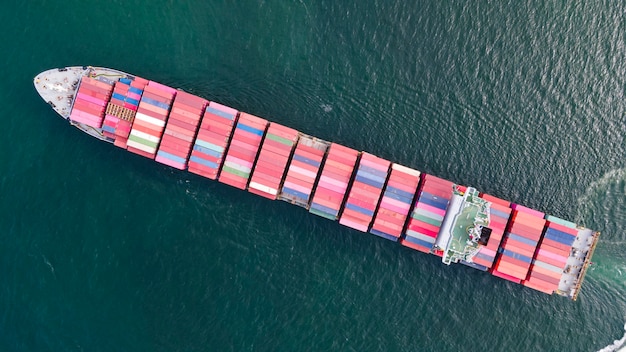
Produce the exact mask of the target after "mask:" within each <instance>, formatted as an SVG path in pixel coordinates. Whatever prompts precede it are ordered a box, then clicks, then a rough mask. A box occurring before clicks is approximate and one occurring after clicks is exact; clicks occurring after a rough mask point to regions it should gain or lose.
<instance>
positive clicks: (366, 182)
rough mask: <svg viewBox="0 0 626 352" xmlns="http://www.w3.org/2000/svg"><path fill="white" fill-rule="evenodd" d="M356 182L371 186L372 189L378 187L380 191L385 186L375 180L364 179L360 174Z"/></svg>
mask: <svg viewBox="0 0 626 352" xmlns="http://www.w3.org/2000/svg"><path fill="white" fill-rule="evenodd" d="M354 180H355V181H358V182H361V183H364V184H366V185H370V186H372V187H376V188H378V189H382V188H383V184H382V183H380V182H376V181H374V180H370V179H369V178H366V177H363V176H361V175H359V174H357V175H356V177H355V178H354Z"/></svg>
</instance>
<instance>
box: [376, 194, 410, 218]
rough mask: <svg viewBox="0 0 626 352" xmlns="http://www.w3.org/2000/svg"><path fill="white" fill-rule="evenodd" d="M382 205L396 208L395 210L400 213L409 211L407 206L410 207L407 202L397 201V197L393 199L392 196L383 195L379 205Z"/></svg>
mask: <svg viewBox="0 0 626 352" xmlns="http://www.w3.org/2000/svg"><path fill="white" fill-rule="evenodd" d="M382 205H385V207H387V208H389V209H394V210H396V209H398V210H396V211H397V212H398V213H402V214H405V213H408V212H409V208H410V205H409V204H406V203H403V202H401V201H399V200H397V199H393V198H390V197H383V200H382V203H381V206H382Z"/></svg>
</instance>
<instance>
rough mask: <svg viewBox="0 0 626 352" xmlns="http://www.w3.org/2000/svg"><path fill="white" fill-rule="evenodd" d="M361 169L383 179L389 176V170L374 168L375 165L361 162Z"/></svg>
mask: <svg viewBox="0 0 626 352" xmlns="http://www.w3.org/2000/svg"><path fill="white" fill-rule="evenodd" d="M359 170H362V171H365V172H367V173H368V174H371V175H374V176H377V177H381V178H383V179H386V178H387V172H386V171H381V170H378V169H374V168H373V167H369V166H367V165H363V164H359Z"/></svg>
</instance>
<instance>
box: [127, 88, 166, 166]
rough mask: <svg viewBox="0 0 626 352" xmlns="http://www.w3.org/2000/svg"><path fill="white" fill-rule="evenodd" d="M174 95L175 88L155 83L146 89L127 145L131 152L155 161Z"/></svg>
mask: <svg viewBox="0 0 626 352" xmlns="http://www.w3.org/2000/svg"><path fill="white" fill-rule="evenodd" d="M174 95H176V90H175V89H174V88H171V87H168V86H164V85H162V84H160V83H156V82H154V81H149V82H148V84H147V85H146V86H145V87H144V91H143V95H142V96H141V101H139V107H138V108H137V114H136V115H135V121H134V122H133V127H132V129H131V130H130V134H129V136H128V142H127V143H126V145H127V147H126V149H127V150H128V151H129V152H133V153H135V154H139V155H142V156H145V157H146V158H150V159H154V156H155V155H156V151H157V147H158V146H159V142H160V141H161V136H162V135H163V129H164V128H165V121H167V116H168V114H169V109H170V106H171V104H172V100H173V99H174Z"/></svg>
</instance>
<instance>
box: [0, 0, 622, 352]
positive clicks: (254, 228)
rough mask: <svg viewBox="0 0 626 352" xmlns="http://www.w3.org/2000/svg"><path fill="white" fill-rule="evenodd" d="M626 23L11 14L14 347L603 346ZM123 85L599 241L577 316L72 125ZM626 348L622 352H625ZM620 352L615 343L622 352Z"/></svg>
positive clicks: (2, 328) (421, 13)
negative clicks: (44, 81)
mask: <svg viewBox="0 0 626 352" xmlns="http://www.w3.org/2000/svg"><path fill="white" fill-rule="evenodd" d="M625 13H626V3H623V2H618V1H585V2H578V1H549V2H545V1H484V0H480V1H478V0H477V1H404V0H385V1H383V0H366V1H327V0H317V1H311V0H303V1H236V2H233V1H230V2H217V1H184V2H183V1H180V2H179V1H164V0H155V1H149V2H147V1H138V0H126V1H121V0H112V1H106V2H103V1H93V0H83V1H76V0H68V1H41V0H39V1H37V0H34V1H18V2H12V3H7V4H4V5H3V6H2V10H1V11H0V43H2V44H1V46H2V59H3V66H2V79H1V81H0V116H1V117H2V124H1V125H0V126H1V130H2V138H0V272H1V274H0V351H327V350H332V351H596V350H599V349H601V348H603V347H607V346H610V345H612V344H613V341H614V340H619V339H621V338H622V337H623V336H624V322H625V321H626V294H625V291H626V234H625V232H624V230H625V227H626V226H625V224H626V158H625V157H624V155H625V151H626V141H625V136H626V117H625V116H626V101H625V89H626V38H625V36H626V17H625ZM69 65H94V66H106V67H112V68H117V69H120V70H123V71H126V72H131V73H134V74H137V75H140V76H143V77H145V78H149V79H153V80H156V81H159V82H162V83H165V84H168V85H171V86H173V87H181V88H183V89H185V90H187V91H190V92H193V93H195V94H198V95H201V96H203V97H206V98H208V99H211V100H215V101H218V102H221V103H224V104H227V105H230V106H233V107H235V108H237V109H239V110H241V111H246V112H249V113H252V114H255V115H258V116H262V117H265V118H267V119H269V120H272V121H276V122H279V123H282V124H285V125H287V126H290V127H293V128H296V129H298V130H300V131H302V132H305V133H307V134H311V135H314V136H317V137H320V138H322V139H325V140H329V141H335V142H339V143H342V144H345V145H347V146H349V147H352V148H355V149H358V150H365V151H368V152H370V153H373V154H376V155H378V156H381V157H384V158H387V159H389V160H392V161H394V162H398V163H401V164H403V165H406V166H409V167H413V168H416V169H418V170H421V171H424V172H428V173H431V174H434V175H437V176H439V177H443V178H446V179H450V180H452V181H455V182H458V183H459V184H463V185H472V186H474V187H476V188H478V189H479V190H481V191H484V192H487V193H490V194H493V195H495V196H498V197H501V198H505V199H509V200H512V201H513V202H516V203H520V204H524V205H526V206H529V207H532V208H536V209H539V210H541V211H545V212H547V213H550V214H553V215H556V216H559V217H563V218H565V219H569V220H574V221H577V222H579V223H581V224H584V225H585V226H587V227H590V228H592V229H596V230H599V231H601V232H602V236H601V241H600V243H599V245H598V247H597V251H596V254H595V257H594V260H593V261H594V265H593V266H592V267H591V269H590V271H589V273H588V275H587V277H586V280H585V284H584V287H583V289H582V292H581V294H580V296H579V298H578V300H577V301H576V302H572V301H569V300H568V299H565V298H562V297H558V296H548V295H544V294H542V293H539V292H536V291H534V290H531V289H527V288H524V287H521V286H519V285H515V284H512V283H509V282H507V281H504V280H501V279H498V278H495V277H492V276H490V275H488V274H486V273H483V272H479V271H477V270H474V269H471V268H468V267H464V266H462V265H452V266H446V265H443V264H442V263H441V262H440V258H438V257H435V256H429V255H425V254H422V253H419V252H416V251H413V250H411V249H408V248H405V247H403V246H401V245H399V244H397V243H392V242H390V241H386V240H383V239H380V238H378V237H376V236H372V235H366V234H363V233H360V232H357V231H353V230H350V229H348V228H346V227H344V226H340V225H339V224H338V223H336V222H332V221H328V220H326V219H323V218H320V217H316V216H313V215H310V214H308V213H307V212H306V211H304V210H303V209H301V208H298V207H295V206H292V205H289V204H287V203H284V202H279V201H276V202H270V201H268V200H265V199H263V198H260V197H257V196H254V195H251V194H248V193H246V192H242V191H239V190H237V189H234V188H232V187H229V186H226V185H223V184H220V183H218V182H213V181H210V180H207V179H203V178H201V177H198V176H195V175H192V174H189V173H185V172H179V171H177V170H173V169H171V168H168V167H166V166H163V165H160V164H158V163H155V162H153V161H150V160H147V159H145V158H142V157H139V156H136V155H134V154H131V153H128V152H125V151H123V150H120V149H118V148H115V147H113V146H111V145H108V144H106V143H102V142H99V141H97V140H95V139H93V138H91V137H89V136H87V135H84V134H82V133H81V132H80V131H78V130H76V129H74V128H70V127H69V126H68V124H67V122H65V121H63V120H62V119H60V118H59V117H58V116H57V115H56V114H55V113H54V112H53V111H52V110H51V109H50V108H49V106H47V105H46V104H45V103H44V102H43V101H42V100H41V99H40V98H39V96H38V95H37V93H36V92H35V89H34V88H33V84H32V79H33V77H34V76H35V75H36V74H37V73H39V72H41V71H44V70H47V69H50V68H55V67H63V66H69ZM619 345H620V344H619V343H618V344H615V345H614V347H617V346H619ZM622 348H623V347H622Z"/></svg>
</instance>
